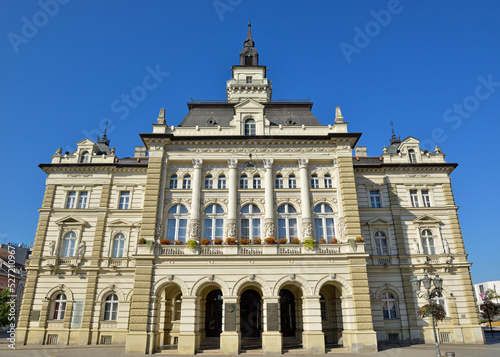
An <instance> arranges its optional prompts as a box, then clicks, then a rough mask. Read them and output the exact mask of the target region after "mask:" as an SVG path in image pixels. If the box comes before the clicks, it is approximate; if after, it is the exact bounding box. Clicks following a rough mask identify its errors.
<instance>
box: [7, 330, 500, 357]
mask: <svg viewBox="0 0 500 357" xmlns="http://www.w3.org/2000/svg"><path fill="white" fill-rule="evenodd" d="M485 332H486V331H485ZM499 332H500V331H499ZM485 336H486V344H485V345H441V346H440V347H441V354H442V355H443V356H445V353H446V352H455V356H456V357H498V356H500V333H498V332H497V333H496V334H495V337H491V335H490V334H489V333H488V332H486V333H485ZM2 337H3V336H0V357H4V356H5V357H10V356H13V357H118V356H130V357H134V356H146V355H143V354H125V353H124V347H123V346H103V345H101V346H85V347H82V346H39V345H36V346H17V347H16V349H15V350H12V349H10V348H9V347H8V345H7V343H6V342H7V341H6V339H5V338H2ZM382 348H383V350H381V351H379V352H377V353H368V354H357V353H328V354H326V356H327V357H328V356H330V357H354V356H359V357H434V356H435V346H434V345H429V344H427V345H413V346H408V347H395V346H385V347H384V346H382ZM157 356H169V357H177V356H179V357H181V356H180V355H177V354H158V355H157ZM202 356H203V357H212V356H214V357H221V355H220V354H219V355H209V354H207V353H203V354H202ZM240 356H242V357H264V356H265V357H278V356H285V357H286V356H291V357H303V356H304V357H305V356H307V354H301V353H293V352H292V353H287V354H285V355H267V354H266V355H264V354H249V353H245V354H242V355H240ZM314 356H321V355H314Z"/></svg>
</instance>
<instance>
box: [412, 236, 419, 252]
mask: <svg viewBox="0 0 500 357" xmlns="http://www.w3.org/2000/svg"><path fill="white" fill-rule="evenodd" d="M413 251H414V252H415V254H420V246H419V245H418V242H417V240H416V239H415V240H414V241H413Z"/></svg>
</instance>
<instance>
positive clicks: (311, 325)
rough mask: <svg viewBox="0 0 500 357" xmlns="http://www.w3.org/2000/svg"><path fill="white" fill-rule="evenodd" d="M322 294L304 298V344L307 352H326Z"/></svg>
mask: <svg viewBox="0 0 500 357" xmlns="http://www.w3.org/2000/svg"><path fill="white" fill-rule="evenodd" d="M319 299H320V296H304V297H303V298H302V311H303V314H304V315H303V325H304V332H302V344H303V346H304V349H305V350H306V351H307V353H311V354H312V353H314V354H317V353H321V354H323V353H325V335H324V334H323V325H322V322H321V304H320V301H319Z"/></svg>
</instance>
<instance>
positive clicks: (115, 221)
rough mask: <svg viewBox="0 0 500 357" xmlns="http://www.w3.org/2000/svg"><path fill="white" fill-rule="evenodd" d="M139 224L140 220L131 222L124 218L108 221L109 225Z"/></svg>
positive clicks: (129, 225) (128, 225) (130, 225)
mask: <svg viewBox="0 0 500 357" xmlns="http://www.w3.org/2000/svg"><path fill="white" fill-rule="evenodd" d="M139 225H140V223H139V222H129V221H127V220H124V219H116V220H114V221H111V222H109V223H108V226H109V227H137V226H139Z"/></svg>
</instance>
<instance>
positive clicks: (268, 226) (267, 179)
mask: <svg viewBox="0 0 500 357" xmlns="http://www.w3.org/2000/svg"><path fill="white" fill-rule="evenodd" d="M262 161H263V163H264V168H265V170H266V172H265V174H264V195H265V210H266V211H265V216H264V217H265V222H264V236H263V237H262V238H276V223H275V222H274V185H273V181H274V180H273V161H274V160H273V159H262Z"/></svg>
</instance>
